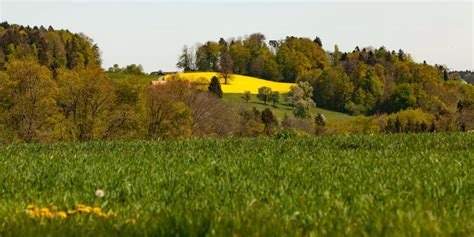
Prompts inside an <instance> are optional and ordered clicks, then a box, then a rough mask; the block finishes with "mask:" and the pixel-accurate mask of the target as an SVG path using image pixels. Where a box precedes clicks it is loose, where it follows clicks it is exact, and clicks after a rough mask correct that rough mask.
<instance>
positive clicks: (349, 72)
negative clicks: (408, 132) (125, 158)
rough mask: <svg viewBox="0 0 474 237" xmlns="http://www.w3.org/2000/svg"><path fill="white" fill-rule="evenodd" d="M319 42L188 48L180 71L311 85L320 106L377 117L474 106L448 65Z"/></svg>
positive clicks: (472, 92) (243, 41)
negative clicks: (327, 46) (328, 47)
mask: <svg viewBox="0 0 474 237" xmlns="http://www.w3.org/2000/svg"><path fill="white" fill-rule="evenodd" d="M322 46H323V44H322V41H321V39H320V38H319V37H316V38H315V39H314V40H311V39H309V38H300V37H293V36H289V37H286V38H285V39H283V40H269V41H268V42H267V41H266V39H265V36H264V35H262V34H260V33H257V34H252V35H250V36H247V37H244V38H238V39H229V40H224V39H223V38H221V39H220V40H219V41H217V42H215V41H208V42H205V43H202V44H201V43H200V44H197V45H196V46H195V47H187V46H185V47H184V48H183V51H182V53H181V54H180V56H179V60H178V63H177V66H178V67H179V68H181V69H183V70H184V71H217V72H221V73H222V72H225V73H226V74H230V73H235V74H242V75H248V76H255V77H259V78H263V79H267V80H273V81H284V82H297V83H298V82H301V81H303V82H308V83H309V84H310V85H311V86H312V87H313V90H314V94H313V101H314V102H315V103H316V104H317V106H318V107H321V108H325V109H330V110H335V111H340V112H344V113H350V114H353V115H359V114H362V115H375V114H381V113H396V112H399V111H402V110H406V109H422V110H423V111H426V112H428V113H431V114H434V115H437V116H443V115H448V116H449V115H452V114H453V113H456V110H457V108H458V104H459V103H467V104H471V103H472V101H473V100H474V89H473V87H472V86H470V85H465V83H463V82H462V81H461V80H459V78H458V76H456V75H457V74H452V73H449V70H448V69H447V68H446V67H445V66H441V65H429V64H427V63H426V62H423V63H416V62H414V61H413V60H412V58H411V56H410V55H409V54H407V53H405V52H404V51H403V50H398V51H393V50H392V51H390V50H388V49H386V48H385V47H380V48H373V47H367V48H362V49H360V48H359V47H356V48H355V49H354V50H353V51H351V52H341V51H340V50H339V48H338V46H337V45H335V46H334V49H333V50H326V51H325V50H324V49H323V47H322Z"/></svg>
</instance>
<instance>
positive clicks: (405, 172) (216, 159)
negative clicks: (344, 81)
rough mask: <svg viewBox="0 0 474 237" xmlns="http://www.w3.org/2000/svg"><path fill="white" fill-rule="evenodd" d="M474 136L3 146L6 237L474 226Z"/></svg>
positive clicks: (369, 232) (473, 230) (466, 231)
mask: <svg viewBox="0 0 474 237" xmlns="http://www.w3.org/2000/svg"><path fill="white" fill-rule="evenodd" d="M473 144H474V135H473V134H469V133H459V134H399V135H377V136H334V137H333V136H328V137H318V138H311V139H294V140H293V139H290V140H273V139H261V138H260V139H226V140H194V141H176V142H142V141H136V142H100V143H94V142H92V143H76V144H56V145H35V144H25V145H8V146H0V164H2V165H0V181H1V184H2V185H1V187H0V196H1V199H0V216H1V217H2V218H1V219H0V235H1V236H132V235H134V236H137V235H147V236H178V235H179V236H321V235H328V236H419V235H425V236H472V235H473V234H474V221H473V220H474V201H473V198H472V197H473V195H474V193H473V189H472V187H473V185H474V181H473V179H472V176H471V173H472V170H473V169H474V163H473V160H474V145H473ZM98 189H101V190H103V191H104V194H105V195H104V196H103V197H102V198H99V197H97V196H96V194H95V193H96V190H98ZM99 196H100V195H99ZM29 204H30V205H31V206H28V205H29ZM79 204H82V205H79ZM93 207H95V209H94V208H93ZM36 208H38V209H36ZM40 208H42V209H40ZM68 211H69V212H68ZM62 212H64V213H62Z"/></svg>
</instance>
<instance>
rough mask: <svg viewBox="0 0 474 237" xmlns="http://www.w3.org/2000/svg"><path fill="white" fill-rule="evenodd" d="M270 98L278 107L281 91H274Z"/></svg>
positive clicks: (274, 105)
mask: <svg viewBox="0 0 474 237" xmlns="http://www.w3.org/2000/svg"><path fill="white" fill-rule="evenodd" d="M268 100H269V101H271V102H272V104H273V107H276V105H277V104H279V103H280V92H278V91H273V92H272V93H271V94H270V97H269V98H268Z"/></svg>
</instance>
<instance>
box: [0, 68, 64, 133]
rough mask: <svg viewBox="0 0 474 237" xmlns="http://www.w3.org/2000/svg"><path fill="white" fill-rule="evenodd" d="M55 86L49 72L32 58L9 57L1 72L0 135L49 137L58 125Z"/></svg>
mask: <svg viewBox="0 0 474 237" xmlns="http://www.w3.org/2000/svg"><path fill="white" fill-rule="evenodd" d="M56 94H57V87H56V84H55V83H54V81H53V80H52V76H51V73H50V72H49V70H48V69H47V68H46V67H45V66H41V65H40V64H39V63H38V62H36V61H35V60H31V59H30V60H26V61H19V60H12V61H10V62H9V63H8V64H7V66H6V71H5V73H1V74H0V95H1V99H0V124H1V125H0V128H2V129H3V131H2V132H0V137H1V138H0V139H2V140H4V141H6V142H17V141H18V142H21V141H24V142H39V141H44V142H46V141H51V140H54V139H55V137H54V135H53V134H51V133H48V130H54V129H55V127H56V126H57V125H58V120H59V119H60V116H59V114H58V109H57V106H56V98H55V96H56Z"/></svg>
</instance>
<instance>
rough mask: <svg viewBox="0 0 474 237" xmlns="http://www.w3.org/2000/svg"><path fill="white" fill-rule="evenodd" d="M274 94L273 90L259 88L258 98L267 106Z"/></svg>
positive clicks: (264, 87)
mask: <svg viewBox="0 0 474 237" xmlns="http://www.w3.org/2000/svg"><path fill="white" fill-rule="evenodd" d="M272 93H273V92H272V88H270V87H266V86H262V87H260V88H258V94H257V98H258V99H259V100H261V101H263V103H264V104H267V102H268V101H269V100H270V97H271V95H272Z"/></svg>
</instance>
